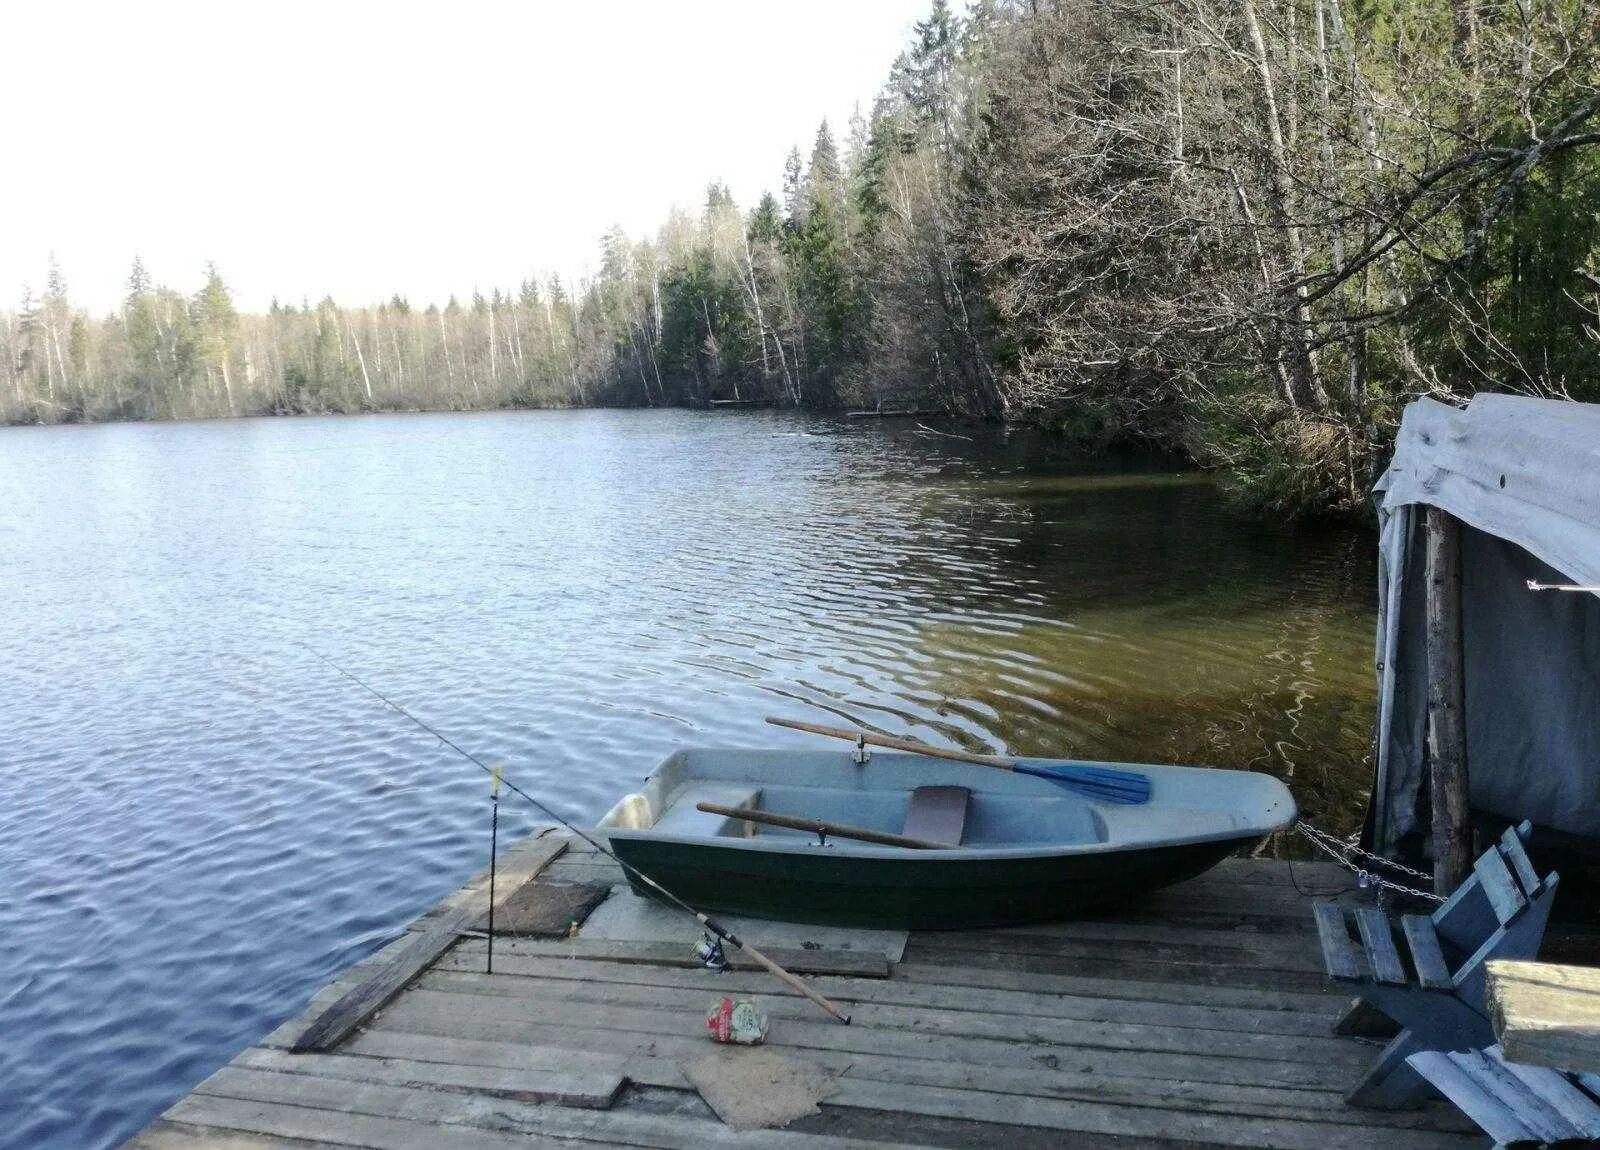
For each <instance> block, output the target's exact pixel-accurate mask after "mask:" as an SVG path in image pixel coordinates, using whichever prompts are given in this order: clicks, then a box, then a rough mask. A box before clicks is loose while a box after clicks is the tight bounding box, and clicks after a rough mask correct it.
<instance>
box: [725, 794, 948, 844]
mask: <svg viewBox="0 0 1600 1150" xmlns="http://www.w3.org/2000/svg"><path fill="white" fill-rule="evenodd" d="M694 809H695V810H697V811H705V812H706V813H707V814H709V815H725V816H727V817H728V818H730V819H744V820H745V821H746V822H751V823H765V824H767V825H768V826H773V827H788V828H789V829H790V830H793V831H811V832H812V833H814V834H818V835H832V836H833V837H834V838H839V839H860V840H861V841H862V842H864V843H878V844H879V845H881V846H886V847H909V848H911V849H912V850H918V851H938V850H945V849H946V847H945V845H944V844H943V843H936V842H933V841H931V840H929V839H914V838H907V837H906V836H905V835H892V834H889V833H888V832H887V831H875V830H872V829H871V828H870V827H853V826H851V825H850V824H849V823H830V822H827V821H825V820H823V819H808V818H802V817H800V816H799V815H784V814H779V813H778V812H777V811H758V810H753V809H751V808H750V807H725V806H723V805H722V804H721V803H696V804H695V805H694Z"/></svg>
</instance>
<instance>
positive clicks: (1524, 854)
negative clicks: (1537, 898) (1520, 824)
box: [1500, 827, 1539, 896]
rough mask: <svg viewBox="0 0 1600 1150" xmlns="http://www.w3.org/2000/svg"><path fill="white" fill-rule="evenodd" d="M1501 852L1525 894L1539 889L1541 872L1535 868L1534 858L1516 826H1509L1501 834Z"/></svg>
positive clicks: (1530, 893)
mask: <svg viewBox="0 0 1600 1150" xmlns="http://www.w3.org/2000/svg"><path fill="white" fill-rule="evenodd" d="M1500 854H1501V855H1502V856H1503V857H1504V858H1505V860H1506V863H1507V865H1509V866H1510V868H1511V873H1512V874H1514V875H1515V876H1516V878H1517V884H1518V885H1519V886H1521V887H1522V893H1523V894H1526V895H1529V896H1532V895H1533V894H1534V893H1535V892H1536V891H1538V889H1539V872H1538V871H1536V870H1534V869H1533V860H1532V859H1530V858H1529V857H1528V851H1527V848H1525V847H1524V846H1523V845H1522V836H1521V835H1519V834H1518V833H1517V828H1516V827H1507V828H1506V830H1505V833H1504V834H1503V835H1501V836H1500Z"/></svg>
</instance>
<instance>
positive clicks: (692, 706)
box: [0, 412, 1373, 1148]
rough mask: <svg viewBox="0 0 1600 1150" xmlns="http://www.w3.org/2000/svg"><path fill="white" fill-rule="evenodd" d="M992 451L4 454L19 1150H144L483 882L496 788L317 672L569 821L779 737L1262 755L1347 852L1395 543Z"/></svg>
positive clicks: (982, 447) (715, 437)
mask: <svg viewBox="0 0 1600 1150" xmlns="http://www.w3.org/2000/svg"><path fill="white" fill-rule="evenodd" d="M974 434H975V435H976V439H975V440H974V441H973V442H966V441H962V440H957V439H950V438H937V437H932V436H928V435H924V434H919V433H918V432H917V431H916V429H915V428H914V427H913V426H908V425H898V426H884V425H880V424H878V423H876V422H875V421H866V422H862V423H858V424H849V423H841V422H837V421H831V420H825V419H820V418H808V417H803V416H778V415H772V414H760V413H757V414H743V415H733V416H729V415H704V414H692V413H684V412H661V413H653V412H631V413H622V412H584V413H526V414H489V415H438V416H433V415H428V416H392V417H371V418H333V419H296V420H240V421H233V422H219V423H199V424H183V425H152V426H108V427H88V428H58V429H12V430H6V431H0V603H3V609H4V626H3V628H0V731H3V733H4V738H3V740H0V1114H3V1115H4V1116H5V1118H4V1122H3V1123H0V1144H5V1145H7V1146H15V1147H30V1148H31V1147H52V1148H53V1147H73V1148H77V1147H90V1146H110V1145H115V1144H116V1143H117V1142H118V1141H120V1140H121V1139H122V1138H124V1137H126V1136H127V1135H129V1134H131V1133H132V1132H133V1131H135V1130H136V1129H137V1128H138V1127H140V1126H141V1125H142V1124H143V1123H144V1122H146V1121H147V1120H148V1119H149V1118H150V1117H152V1116H153V1115H154V1114H155V1113H157V1112H158V1111H160V1110H161V1109H162V1108H164V1107H165V1106H166V1105H167V1104H168V1103H169V1102H170V1101H171V1100H172V1099H173V1098H175V1097H176V1096H178V1095H179V1094H181V1093H182V1092H183V1091H184V1090H185V1089H187V1088H188V1087H189V1086H191V1085H193V1084H194V1083H195V1082H196V1081H198V1080H199V1079H200V1078H201V1077H203V1076H204V1075H206V1074H207V1073H209V1072H210V1071H211V1070H212V1069H214V1068H215V1067H216V1066H218V1065H220V1064H221V1063H222V1062H224V1061H226V1060H227V1059H228V1058H229V1057H230V1056H231V1054H232V1053H233V1052H234V1051H235V1050H236V1049H237V1048H239V1047H241V1046H243V1045H245V1044H247V1043H248V1042H249V1041H251V1040H252V1039H254V1038H256V1037H257V1036H258V1035H260V1034H261V1033H262V1032H263V1031H264V1030H266V1029H267V1028H268V1027H270V1026H272V1025H274V1024H275V1023H277V1022H278V1021H280V1020H281V1019H283V1018H285V1017H287V1016H288V1015H289V1014H291V1013H293V1012H294V1011H295V1010H296V1009H297V1008H298V1007H299V1006H300V1004H301V1003H302V1001H303V999H304V998H305V997H306V995H307V994H309V993H310V992H311V991H312V990H313V989H315V988H316V987H317V986H319V985H321V984H322V983H323V982H325V981H326V980H327V979H329V978H330V977H331V976H332V974H333V973H334V972H335V971H337V970H338V969H339V968H341V967H343V966H345V965H346V964H348V963H349V962H351V961H353V960H354V959H356V958H357V957H359V956H360V955H362V954H363V953H365V952H367V951H369V950H371V949H373V948H374V947H375V946H377V945H378V944H379V943H380V942H381V941H382V940H384V939H385V938H387V937H389V936H390V935H391V932H393V931H394V930H395V929H396V928H398V927H399V926H401V924H403V923H404V922H405V921H406V920H407V919H408V918H409V917H411V916H412V915H414V914H415V913H417V912H418V911H419V910H420V909H422V908H423V907H425V906H426V905H427V904H429V903H431V902H433V901H434V900H436V899H438V898H439V897H441V896H442V895H443V894H445V893H447V892H448V891H450V890H451V889H453V888H454V887H456V886H457V885H459V883H460V882H461V881H462V880H463V879H464V878H465V877H466V876H467V875H468V874H469V873H471V872H472V871H473V870H475V869H476V868H477V867H478V866H479V865H481V863H482V862H483V860H484V857H485V851H486V846H487V843H486V832H487V816H488V803H487V794H486V787H485V785H484V781H483V779H482V777H481V776H480V774H479V773H478V772H477V770H476V769H475V768H473V767H471V766H469V765H466V764H464V763H462V762H460V761H457V760H455V759H453V758H452V757H451V756H450V755H449V754H448V753H447V752H445V751H444V750H443V749H442V748H441V747H440V746H439V745H438V744H437V743H436V742H435V741H434V740H432V739H430V738H428V737H426V736H423V735H419V734H418V733H417V732H416V731H415V730H413V729H410V728H408V726H407V725H406V724H405V723H404V722H403V721H401V720H399V719H398V718H397V717H396V716H394V715H393V714H392V713H387V712H385V711H384V710H383V709H382V708H381V707H380V706H379V705H377V704H376V703H375V702H374V701H373V700H372V698H371V697H370V696H367V695H365V694H363V693H362V692H361V691H360V690H358V689H356V688H355V687H353V686H352V685H351V684H350V683H349V682H348V681H347V680H344V679H342V678H340V677H339V675H338V674H337V673H335V672H333V671H331V670H330V669H329V668H328V667H326V666H325V665H323V664H322V663H320V662H319V661H318V660H317V659H316V658H315V657H314V656H313V655H312V654H310V653H309V652H308V651H307V649H306V646H305V645H309V646H310V647H313V648H315V649H317V650H320V651H322V652H324V653H326V654H327V655H329V656H330V657H332V658H334V659H335V660H338V661H339V662H341V663H344V664H345V665H347V666H349V667H350V668H351V669H352V670H353V671H355V673H357V674H358V675H360V676H362V677H364V678H367V679H368V680H370V681H371V682H372V683H374V684H375V685H377V686H379V687H380V689H382V690H384V691H386V692H389V693H391V694H392V695H393V696H394V697H395V698H397V699H399V700H402V701H404V702H405V703H406V704H407V705H409V706H410V707H412V708H413V709H414V710H416V711H417V712H418V713H419V714H420V715H422V716H423V717H424V718H426V719H427V720H429V721H430V722H432V723H434V724H436V725H438V726H440V727H442V728H444V729H445V730H447V731H448V732H450V733H451V734H452V735H453V736H454V737H455V738H456V739H457V740H458V741H460V742H462V743H464V744H466V745H467V746H469V747H471V748H472V749H474V750H475V751H477V752H479V753H481V754H483V755H486V756H490V757H494V758H501V759H504V760H505V762H506V763H507V764H508V766H509V769H510V771H511V772H512V774H513V776H514V777H515V778H517V779H518V780H519V781H520V782H522V784H523V785H524V786H528V787H530V788H532V789H534V790H536V791H537V792H538V793H539V794H540V795H542V796H544V797H546V798H547V800H548V801H550V802H551V803H552V804H554V805H556V806H558V807H559V808H560V809H561V810H563V811H564V812H566V813H568V814H569V815H571V816H572V817H574V818H581V819H584V820H591V819H593V818H595V817H597V816H598V815H599V814H600V813H601V812H602V811H603V810H604V809H605V808H606V807H607V806H608V805H609V804H610V802H611V801H612V800H613V799H614V798H615V796H616V795H617V794H618V793H619V792H621V791H622V790H624V789H625V788H626V787H628V786H629V785H630V784H632V783H633V782H635V781H636V780H638V779H639V778H640V777H642V776H643V775H644V774H646V773H647V772H648V771H649V770H650V769H651V768H652V767H653V766H654V765H655V763H656V762H657V761H658V760H659V759H661V758H662V757H663V756H665V755H666V754H667V753H668V752H669V751H670V750H671V749H672V748H673V747H674V746H676V745H679V744H735V745H738V744H744V745H756V744H772V743H777V742H784V741H791V740H792V741H796V742H800V741H803V740H804V738H805V737H804V736H799V735H792V734H789V733H787V732H781V731H777V730H775V729H773V728H770V727H767V726H765V725H764V724H763V723H762V722H761V718H762V716H763V715H766V714H769V713H774V712H780V713H784V714H789V715H795V716H800V717H807V718H811V719H820V720H824V721H825V720H827V719H829V718H830V717H844V718H847V719H850V720H853V721H857V722H861V723H865V724H869V725H871V726H874V727H877V728H880V729H883V730H888V731H893V732H897V733H903V732H909V733H911V734H913V735H915V736H918V737H921V738H925V739H930V740H937V741H946V742H950V743H955V744H959V745H962V746H966V747H970V748H975V749H980V748H981V749H997V750H1005V751H1013V752H1018V753H1039V754H1055V755H1071V756H1082V757H1100V758H1110V759H1132V760H1158V761H1175V762H1188V763H1199V764H1206V765H1215V766H1228V767H1248V768H1252V769H1256V770H1265V771H1271V772H1273V773H1275V774H1278V775H1280V776H1282V777H1284V778H1285V779H1287V780H1288V781H1289V783H1290V785H1291V786H1292V787H1293V788H1294V790H1295V792H1296V794H1297V795H1298V796H1299V798H1300V801H1301V805H1302V807H1303V808H1304V809H1305V810H1306V811H1307V812H1308V813H1310V814H1312V815H1313V816H1314V817H1316V818H1318V819H1319V820H1321V821H1322V822H1324V823H1326V824H1328V825H1330V826H1332V827H1334V828H1337V829H1348V828H1349V827H1351V826H1353V825H1354V823H1355V821H1356V819H1357V817H1358V812H1359V809H1360V803H1361V791H1362V788H1363V786H1364V782H1365V778H1366V771H1367V768H1366V766H1365V755H1366V744H1367V737H1368V731H1369V729H1370V727H1369V724H1370V707H1371V695H1372V682H1371V680H1372V676H1371V673H1370V670H1369V665H1370V646H1371V639H1370V636H1371V621H1370V616H1369V603H1370V601H1371V599H1372V583H1373V570H1372V568H1373V558H1372V551H1371V546H1370V544H1369V542H1368V541H1367V540H1366V539H1365V538H1363V537H1361V536H1359V535H1356V534H1349V535H1343V534H1338V535H1328V534H1319V535H1301V536H1286V535H1280V534H1274V533H1272V532H1269V531H1265V530H1261V529H1258V528H1255V527H1252V526H1251V525H1249V524H1247V523H1242V522H1239V521H1237V520H1235V519H1234V518H1232V517H1230V516H1229V514H1228V513H1227V512H1226V511H1225V509H1224V508H1223V506H1222V503H1221V501H1220V499H1219V498H1218V496H1217V494H1216V493H1215V491H1214V490H1213V489H1212V488H1211V487H1210V486H1209V485H1208V484H1207V483H1205V482H1204V481H1202V480H1200V479H1198V478H1196V477H1193V476H1186V475H1182V474H1177V473H1175V472H1172V471H1171V470H1170V469H1169V470H1163V469H1161V468H1159V467H1133V468H1124V469H1122V470H1119V471H1107V470H1105V469H1104V468H1101V469H1097V470H1086V469H1084V468H1083V467H1081V466H1079V467H1075V466H1073V464H1072V463H1071V461H1069V460H1066V459H1062V458H1058V457H1056V456H1055V455H1054V454H1053V449H1052V448H1051V447H1050V446H1049V445H1047V444H1043V443H1041V442H1039V441H1038V440H1036V439H1033V438H1031V437H1028V436H1023V435H1010V436H1007V435H1005V434H1004V433H1001V432H998V431H996V432H992V433H988V434H984V433H981V432H980V433H974ZM507 810H508V814H511V816H512V817H511V818H510V822H511V824H512V825H511V828H510V829H511V831H512V832H513V833H514V832H516V831H517V830H518V829H519V827H520V826H522V825H526V824H527V823H530V822H531V821H533V818H532V816H531V815H529V814H526V813H524V812H520V811H515V808H508V809H507ZM512 812H515V813H512Z"/></svg>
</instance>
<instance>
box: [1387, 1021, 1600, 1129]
mask: <svg viewBox="0 0 1600 1150" xmlns="http://www.w3.org/2000/svg"><path fill="white" fill-rule="evenodd" d="M1406 1061H1407V1062H1408V1063H1409V1064H1410V1066H1411V1069H1412V1070H1413V1071H1415V1072H1416V1073H1417V1074H1418V1075H1420V1076H1421V1077H1422V1078H1423V1079H1424V1080H1426V1081H1427V1082H1428V1083H1429V1084H1430V1085H1432V1086H1433V1087H1434V1088H1435V1089H1437V1090H1438V1091H1439V1092H1440V1093H1441V1094H1443V1095H1444V1096H1445V1097H1446V1098H1448V1099H1450V1101H1451V1102H1453V1103H1455V1105H1456V1108H1457V1109H1459V1110H1460V1111H1461V1112H1462V1113H1463V1114H1465V1115H1466V1116H1467V1117H1468V1118H1471V1119H1472V1120H1473V1121H1474V1122H1476V1123H1477V1124H1478V1125H1479V1126H1480V1127H1482V1128H1483V1132H1484V1133H1485V1134H1487V1135H1489V1137H1491V1138H1493V1139H1494V1144H1495V1146H1496V1147H1511V1146H1564V1145H1571V1146H1593V1145H1595V1144H1596V1143H1597V1142H1600V1101H1597V1098H1600V1077H1597V1076H1596V1075H1593V1074H1569V1073H1564V1072H1562V1071H1560V1070H1553V1069H1551V1068H1550V1067H1547V1066H1528V1065H1524V1064H1522V1063H1517V1062H1507V1061H1506V1059H1505V1056H1504V1055H1503V1054H1502V1053H1501V1050H1500V1047H1498V1046H1490V1047H1488V1048H1487V1049H1484V1050H1459V1051H1440V1050H1424V1051H1419V1052H1418V1053H1416V1054H1412V1055H1410V1056H1409V1057H1408V1058H1407V1059H1406Z"/></svg>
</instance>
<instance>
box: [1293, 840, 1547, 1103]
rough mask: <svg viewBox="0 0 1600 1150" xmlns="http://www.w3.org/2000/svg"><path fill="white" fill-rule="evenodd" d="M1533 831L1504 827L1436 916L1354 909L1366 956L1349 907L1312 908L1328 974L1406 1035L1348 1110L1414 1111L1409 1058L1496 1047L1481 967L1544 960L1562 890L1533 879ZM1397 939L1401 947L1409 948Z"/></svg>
mask: <svg viewBox="0 0 1600 1150" xmlns="http://www.w3.org/2000/svg"><path fill="white" fill-rule="evenodd" d="M1531 830H1532V828H1531V826H1530V825H1529V824H1528V823H1526V822H1524V823H1522V824H1521V825H1520V826H1517V827H1514V828H1510V829H1508V830H1507V831H1506V832H1505V834H1504V835H1502V836H1501V838H1500V840H1499V842H1497V843H1496V844H1495V845H1494V846H1492V847H1490V848H1489V849H1488V850H1487V851H1485V852H1484V853H1483V854H1482V855H1481V856H1480V857H1479V858H1478V861H1477V862H1476V863H1474V864H1473V867H1472V874H1471V875H1470V876H1469V877H1468V878H1467V880H1466V881H1465V882H1463V883H1462V884H1461V886H1460V887H1458V888H1457V889H1456V891H1455V893H1454V894H1452V895H1451V896H1450V898H1449V899H1448V900H1447V901H1446V902H1445V903H1444V905H1443V906H1441V907H1440V908H1439V909H1438V910H1437V911H1435V912H1434V913H1433V914H1432V915H1431V916H1427V915H1418V914H1407V915H1401V916H1400V918H1399V921H1398V922H1396V921H1394V919H1392V918H1391V917H1390V916H1389V915H1388V914H1386V913H1385V912H1384V911H1382V910H1379V909H1378V908H1376V907H1360V908H1358V909H1356V910H1355V912H1354V918H1355V927H1356V933H1357V935H1358V936H1359V937H1360V940H1361V946H1360V948H1357V946H1356V945H1355V943H1354V941H1353V940H1352V938H1351V934H1350V929H1349V926H1348V925H1347V920H1346V914H1345V910H1344V908H1343V907H1340V906H1339V905H1338V904H1336V903H1332V902H1322V901H1319V902H1317V903H1315V904H1314V905H1313V908H1312V909H1313V912H1314V913H1315V915H1316V920H1317V934H1318V936H1319V937H1320V939H1321V941H1322V961H1323V965H1324V966H1325V967H1326V968H1327V971H1328V974H1329V976H1331V977H1333V978H1336V979H1339V980H1341V981H1344V982H1350V983H1353V984H1354V986H1355V990H1356V992H1357V994H1359V995H1360V997H1361V999H1362V1001H1363V1002H1365V1003H1366V1004H1367V1005H1369V1006H1371V1007H1372V1008H1374V1009H1375V1010H1377V1011H1379V1012H1380V1013H1382V1014H1385V1015H1387V1016H1388V1017H1389V1018H1391V1019H1393V1020H1394V1021H1395V1022H1397V1023H1399V1024H1400V1027H1401V1030H1400V1033H1399V1035H1398V1036H1397V1037H1396V1038H1395V1039H1394V1040H1393V1041H1392V1042H1390V1043H1389V1045H1388V1046H1387V1047H1385V1048H1384V1051H1383V1053H1382V1054H1381V1055H1380V1056H1379V1058H1378V1061H1377V1063H1376V1064H1374V1066H1373V1067H1372V1069H1371V1070H1370V1071H1369V1072H1368V1073H1367V1076H1366V1077H1365V1078H1364V1079H1362V1080H1361V1082H1360V1083H1359V1084H1358V1085H1357V1086H1356V1088H1355V1089H1354V1090H1352V1091H1351V1092H1350V1094H1349V1095H1348V1096H1347V1098H1346V1101H1347V1102H1349V1103H1350V1105H1352V1106H1365V1107H1369V1108H1372V1109H1394V1108H1398V1107H1402V1106H1407V1105H1411V1104H1412V1103H1414V1102H1416V1101H1417V1100H1418V1099H1419V1098H1420V1097H1421V1096H1422V1095H1423V1094H1425V1093H1426V1090H1427V1087H1426V1084H1425V1083H1424V1082H1423V1080H1422V1078H1421V1076H1420V1075H1419V1074H1418V1073H1417V1072H1416V1070H1415V1069H1413V1068H1412V1067H1411V1066H1409V1065H1408V1064H1407V1062H1406V1059H1407V1058H1408V1057H1410V1056H1411V1055H1413V1054H1416V1053H1419V1052H1421V1051H1425V1050H1467V1049H1482V1048H1483V1047H1486V1046H1488V1045H1489V1044H1490V1043H1492V1042H1493V1041H1494V1035H1493V1033H1492V1032H1491V1031H1490V1028H1489V1017H1488V1010H1487V1008H1486V1006H1485V1003H1484V964H1485V963H1487V962H1488V961H1489V960H1490V959H1492V958H1533V957H1535V956H1536V955H1537V954H1538V950H1539V943H1540V941H1541V940H1542V939H1543V938H1544V929H1545V924H1546V923H1547V922H1548V921H1549V919H1550V904H1551V901H1552V900H1553V899H1554V897H1555V892H1556V886H1557V884H1558V883H1559V882H1560V878H1559V876H1558V875H1556V874H1554V873H1552V874H1550V875H1548V876H1547V877H1545V878H1543V879H1541V878H1539V876H1538V874H1537V872H1535V871H1534V869H1533V864H1532V863H1531V862H1530V861H1529V859H1528V854H1527V851H1526V850H1525V849H1524V848H1523V842H1524V841H1525V840H1526V839H1527V837H1528V834H1529V833H1530V831H1531ZM1397 940H1403V942H1404V947H1403V950H1402V947H1401V946H1398V945H1396V943H1397ZM1402 953H1403V954H1404V957H1403V958H1402Z"/></svg>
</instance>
